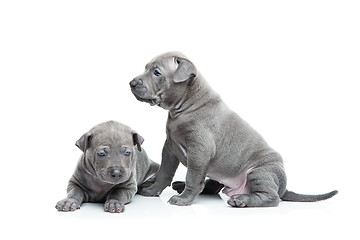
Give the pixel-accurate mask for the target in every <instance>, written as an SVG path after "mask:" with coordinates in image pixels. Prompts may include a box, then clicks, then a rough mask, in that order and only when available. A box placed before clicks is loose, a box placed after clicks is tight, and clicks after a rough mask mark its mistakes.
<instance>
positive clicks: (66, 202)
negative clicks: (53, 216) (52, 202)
mask: <svg viewBox="0 0 360 240" xmlns="http://www.w3.org/2000/svg"><path fill="white" fill-rule="evenodd" d="M55 208H56V209H57V210H58V211H63V212H73V211H75V210H76V209H80V204H79V203H78V201H77V200H75V199H74V198H65V199H63V200H61V201H59V202H58V203H57V204H56V206H55Z"/></svg>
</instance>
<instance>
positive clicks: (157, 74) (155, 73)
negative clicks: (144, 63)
mask: <svg viewBox="0 0 360 240" xmlns="http://www.w3.org/2000/svg"><path fill="white" fill-rule="evenodd" d="M154 75H155V76H157V77H160V76H161V73H160V72H159V70H157V69H155V71H154Z"/></svg>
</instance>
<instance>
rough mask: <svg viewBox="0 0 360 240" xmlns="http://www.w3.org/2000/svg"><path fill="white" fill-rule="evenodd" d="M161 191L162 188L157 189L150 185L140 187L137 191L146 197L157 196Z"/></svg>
mask: <svg viewBox="0 0 360 240" xmlns="http://www.w3.org/2000/svg"><path fill="white" fill-rule="evenodd" d="M161 192H162V190H159V189H157V188H156V187H154V185H152V186H150V187H144V188H140V189H139V190H138V192H137V193H138V194H140V195H143V196H146V197H158V196H160V194H161Z"/></svg>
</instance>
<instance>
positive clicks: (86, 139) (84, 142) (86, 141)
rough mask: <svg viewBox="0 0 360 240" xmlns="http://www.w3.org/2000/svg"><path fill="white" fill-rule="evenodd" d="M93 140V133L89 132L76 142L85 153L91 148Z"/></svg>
mask: <svg viewBox="0 0 360 240" xmlns="http://www.w3.org/2000/svg"><path fill="white" fill-rule="evenodd" d="M91 138H92V133H90V132H87V133H84V135H82V136H81V138H80V139H79V140H77V141H76V143H75V145H76V146H77V147H78V148H80V150H81V151H83V152H85V150H86V149H88V147H90V140H91Z"/></svg>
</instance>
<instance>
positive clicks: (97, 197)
mask: <svg viewBox="0 0 360 240" xmlns="http://www.w3.org/2000/svg"><path fill="white" fill-rule="evenodd" d="M143 141H144V139H143V138H142V137H141V136H140V135H139V134H138V133H136V132H135V131H133V130H131V129H130V128H129V127H127V126H125V125H123V124H121V123H118V122H115V121H109V122H105V123H101V124H99V125H97V126H95V127H93V128H92V129H90V131H89V132H87V133H85V134H84V135H83V136H82V137H81V138H80V139H79V140H78V141H77V142H76V144H75V145H76V146H77V147H78V148H80V149H81V151H83V155H82V156H81V159H80V161H79V163H78V165H77V168H76V170H75V173H74V174H73V176H72V177H71V179H70V181H69V185H68V188H67V192H68V196H67V198H65V199H63V200H61V201H59V202H58V203H57V204H56V209H58V210H59V211H64V212H67V211H75V210H76V209H79V208H80V205H81V203H83V202H105V205H104V210H105V211H106V212H111V213H119V212H123V211H124V209H125V206H124V205H125V204H127V203H129V202H130V201H131V199H132V198H133V197H134V195H135V193H136V192H137V190H138V189H139V188H141V186H142V185H143V186H144V185H146V184H148V183H149V182H147V181H151V179H152V177H153V176H154V175H155V173H156V172H157V171H158V169H159V165H158V164H157V163H155V162H153V161H151V160H150V159H149V158H148V157H147V155H146V153H145V151H144V149H142V148H141V144H142V143H143ZM135 145H136V146H137V147H136V148H135V147H134V146H135Z"/></svg>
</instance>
